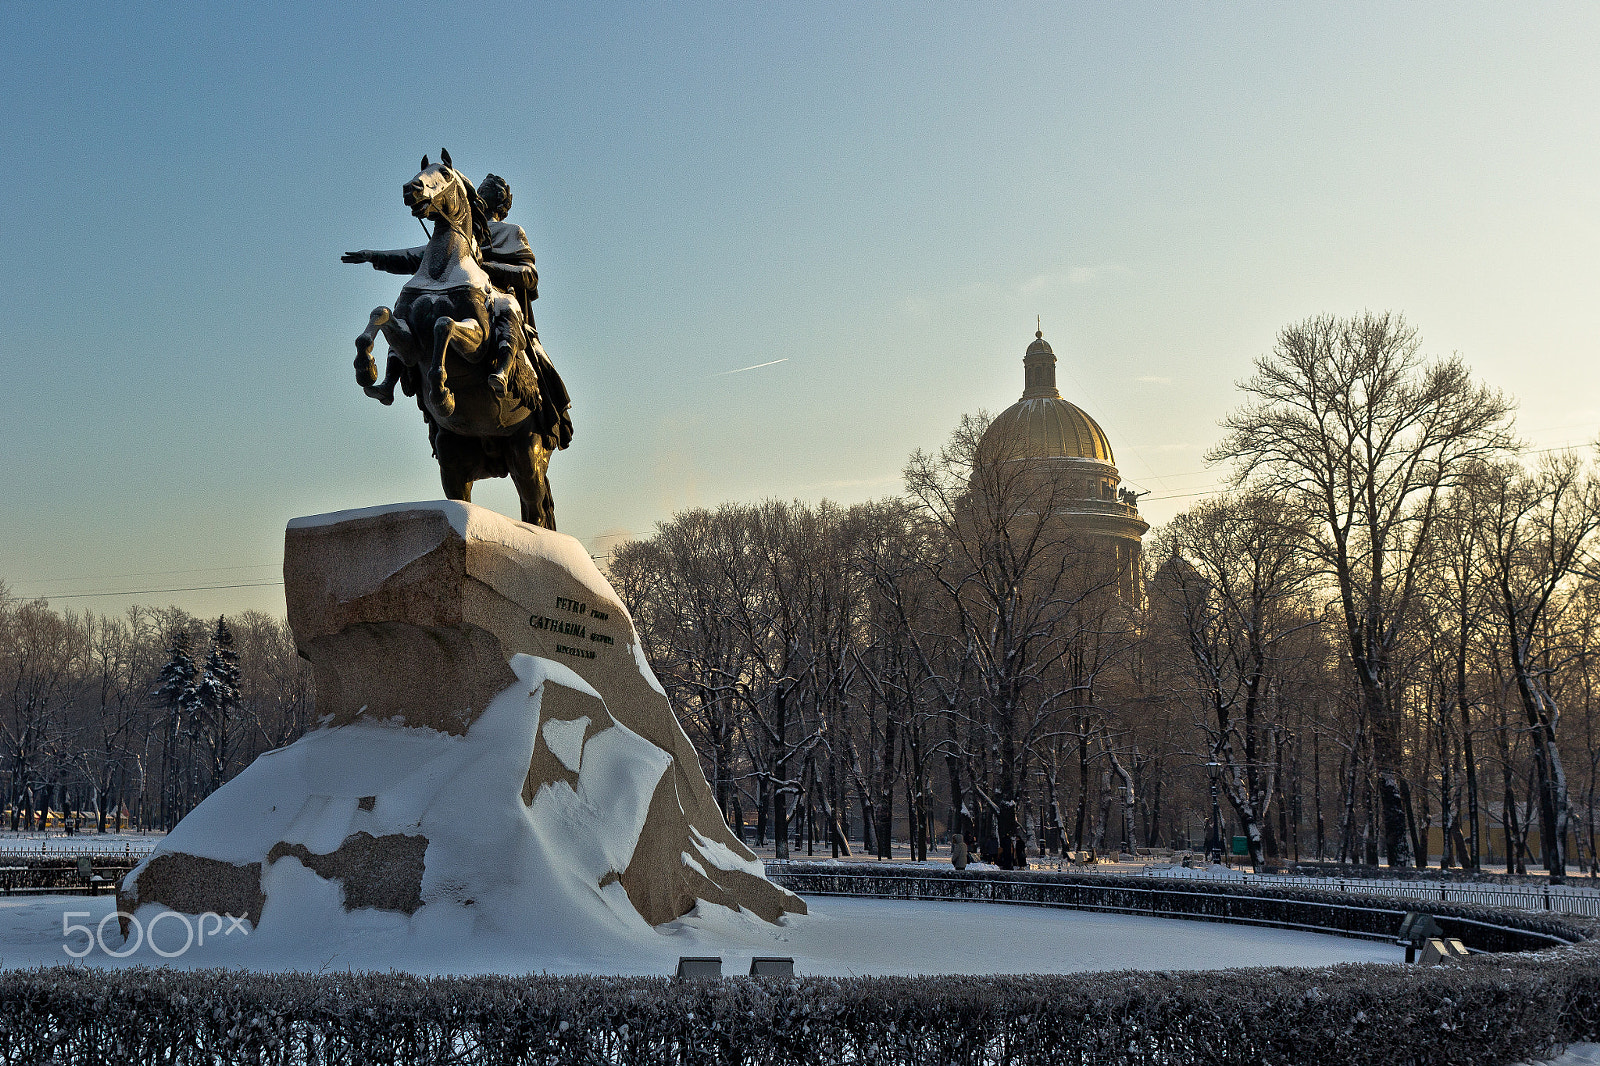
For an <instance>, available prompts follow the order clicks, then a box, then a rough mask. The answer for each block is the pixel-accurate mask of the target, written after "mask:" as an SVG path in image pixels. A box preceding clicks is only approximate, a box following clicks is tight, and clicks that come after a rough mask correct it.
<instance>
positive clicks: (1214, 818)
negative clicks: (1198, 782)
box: [1206, 760, 1222, 862]
mask: <svg viewBox="0 0 1600 1066" xmlns="http://www.w3.org/2000/svg"><path fill="white" fill-rule="evenodd" d="M1206 776H1207V777H1209V778H1211V830H1210V832H1209V833H1207V834H1206V860H1207V861H1208V862H1219V861H1221V859H1222V807H1221V805H1220V804H1219V803H1218V802H1217V785H1218V783H1219V782H1220V781H1221V779H1222V764H1221V763H1219V762H1216V761H1215V760H1213V761H1211V762H1208V763H1206Z"/></svg>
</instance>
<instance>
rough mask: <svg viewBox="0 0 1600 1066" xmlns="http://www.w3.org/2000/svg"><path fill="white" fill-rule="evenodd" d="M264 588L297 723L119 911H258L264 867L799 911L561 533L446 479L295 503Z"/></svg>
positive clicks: (202, 810)
mask: <svg viewBox="0 0 1600 1066" xmlns="http://www.w3.org/2000/svg"><path fill="white" fill-rule="evenodd" d="M284 592H285V597H286V599H287V601H288V609H289V623H290V625H291V627H292V628H293V630H294V634H295V640H296V643H297V645H298V647H299V650H300V653H301V654H302V655H304V656H305V657H306V658H307V659H309V660H310V661H311V663H312V666H313V668H314V670H315V674H316V683H317V690H316V691H317V712H318V715H319V718H320V722H319V726H318V728H317V729H315V730H313V731H312V732H311V733H310V734H308V735H307V736H306V737H304V738H302V739H301V740H300V741H297V742H296V743H295V744H292V745H290V746H289V747H287V748H283V749H280V750H279V751H276V752H270V753H268V754H266V755H263V756H262V757H261V758H260V759H258V760H256V762H255V763H253V764H252V765H251V766H250V767H248V768H247V769H246V770H245V771H244V772H243V773H241V774H240V775H239V776H238V777H237V778H235V779H234V780H233V781H230V782H229V783H228V784H227V785H224V786H223V787H222V788H221V789H219V790H218V791H217V792H216V793H214V794H213V795H212V796H210V797H209V798H207V799H206V800H205V802H203V803H202V804H201V805H200V806H199V807H198V808H196V809H195V811H194V812H192V813H191V814H190V815H189V817H188V818H185V819H184V820H183V822H182V823H180V824H179V826H178V827H177V828H176V829H175V830H174V831H173V832H172V833H171V834H170V835H169V836H168V837H167V838H166V839H165V840H164V841H163V843H162V844H161V846H160V847H158V848H157V849H156V851H155V852H154V853H152V855H151V856H150V858H149V859H147V860H146V861H145V862H144V863H143V864H141V865H140V866H139V867H138V868H137V869H135V870H134V871H133V872H132V873H131V874H130V875H129V876H128V877H127V878H126V880H125V881H124V884H123V886H122V888H121V890H120V893H119V903H120V905H121V909H122V910H124V911H129V912H131V911H133V910H134V909H135V908H137V907H139V906H143V905H145V904H150V903H158V904H163V905H165V906H167V907H170V908H172V909H173V910H177V911H182V912H185V913H190V914H198V913H203V912H205V911H215V912H217V913H219V914H223V913H226V914H234V915H239V914H245V915H248V916H249V917H250V918H251V920H252V921H254V922H256V923H257V924H258V925H259V924H260V923H261V922H262V919H263V914H266V916H267V920H268V921H269V923H270V921H271V916H272V897H273V893H274V890H275V886H284V885H289V884H291V883H304V881H303V879H304V878H306V877H315V878H319V879H322V880H324V881H330V882H334V883H336V884H337V885H338V886H339V887H340V890H341V891H342V893H343V896H342V900H343V906H344V908H345V909H346V910H347V911H348V910H356V909H360V908H375V909H378V910H388V911H398V912H401V913H404V914H407V915H412V914H416V913H417V912H418V911H419V910H424V911H425V910H426V909H427V908H430V907H434V908H438V907H450V906H456V907H463V908H472V907H479V908H483V907H485V906H487V905H489V904H490V902H491V901H494V900H496V899H499V900H501V901H502V903H504V901H505V900H507V899H509V900H510V901H511V905H512V906H513V909H515V906H522V905H525V903H526V901H525V900H523V899H522V898H521V897H522V896H525V895H526V894H528V893H530V892H533V893H562V892H565V893H567V894H569V895H570V894H577V895H583V894H584V893H590V894H592V895H594V896H597V897H599V898H600V899H601V900H602V901H604V903H605V904H606V906H608V907H610V908H611V910H612V911H614V912H617V913H618V914H619V915H621V916H622V917H624V918H625V919H627V920H628V921H630V922H635V923H636V922H637V919H638V918H642V919H643V921H644V922H645V923H648V925H652V926H654V925H660V924H662V923H664V922H669V921H672V920H673V919H676V918H678V917H680V916H682V915H684V914H686V913H688V912H689V911H690V910H691V909H693V908H694V907H695V905H696V904H697V903H698V902H700V901H705V902H708V903H713V904H720V905H723V906H727V907H736V908H740V909H742V910H745V911H748V912H750V913H752V914H754V915H757V916H759V917H760V918H762V919H765V920H767V921H777V920H778V919H779V918H781V917H782V916H783V915H784V914H786V913H804V912H805V909H806V908H805V904H804V903H803V902H802V901H801V900H800V899H799V898H798V897H796V896H794V895H793V894H791V893H789V892H787V891H785V890H783V889H781V888H779V887H777V886H776V885H774V884H772V883H771V882H769V881H768V880H766V878H765V876H764V873H763V870H762V867H761V864H760V863H759V861H757V860H756V858H755V856H754V855H753V854H752V853H751V852H750V851H749V850H748V849H747V848H745V846H744V845H743V844H742V843H741V842H740V841H739V840H738V839H737V838H736V837H735V836H734V835H733V834H732V832H730V831H729V829H728V827H727V825H726V824H725V823H724V821H723V819H722V817H721V814H720V812H719V811H718V809H717V806H716V803H715V801H714V799H713V797H712V795H711V790H710V788H709V787H708V786H707V784H706V781H705V777H704V776H703V775H702V773H701V771H700V767H699V762H698V759H697V758H696V755H695V751H694V748H693V746H692V745H691V744H690V742H689V739H688V737H687V736H686V735H685V734H684V732H683V729H682V728H681V727H680V726H679V725H678V722H677V720H676V718H675V717H674V716H673V713H672V709H671V706H670V704H669V702H668V700H667V697H666V695H665V693H664V691H663V690H662V688H661V686H660V684H659V682H658V681H657V680H656V678H655V676H654V675H653V674H652V673H651V671H650V667H649V665H648V664H647V663H646V661H645V658H644V655H643V652H642V651H641V649H640V646H639V638H638V634H637V633H636V632H635V631H634V628H633V624H632V622H631V620H630V619H629V617H628V614H627V611H626V610H624V608H623V606H622V604H621V602H620V600H619V599H618V597H617V595H616V593H615V592H614V591H613V590H612V589H611V587H610V585H609V584H608V583H607V582H606V581H605V579H604V578H603V577H602V576H601V575H600V573H599V571H598V570H596V569H595V566H594V564H593V562H592V561H591V560H590V558H589V556H588V554H587V553H586V552H585V551H584V550H583V548H582V546H581V545H579V544H578V542H577V541H575V540H573V539H572V538H571V537H567V536H564V535H562V534H559V533H555V532H552V531H549V530H545V529H541V528H538V527H535V526H531V525H527V524H524V523H520V522H514V521H512V520H510V519H508V518H504V517H502V516H501V515H499V514H496V513H494V512H492V511H488V510H485V509H483V508H480V507H475V506H473V505H472V504H467V503H457V502H437V503H418V504H403V505H395V506H390V507H381V508H372V509H369V510H364V511H346V512H340V513H337V514H331V515H322V516H318V517H314V518H303V519H297V520H295V521H294V522H291V523H290V525H289V529H288V533H287V536H286V539H285V545H284ZM285 870H287V871H291V872H292V875H293V878H300V879H302V880H301V882H293V879H292V878H290V875H289V873H285V872H284V871H285ZM552 886H554V887H552ZM283 891H284V892H285V893H287V892H288V891H289V890H288V889H283ZM519 894H520V895H519ZM496 905H497V906H498V904H496ZM502 909H503V908H502ZM628 912H632V913H628ZM635 915H636V917H635Z"/></svg>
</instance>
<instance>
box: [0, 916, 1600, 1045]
mask: <svg viewBox="0 0 1600 1066" xmlns="http://www.w3.org/2000/svg"><path fill="white" fill-rule="evenodd" d="M1597 1036H1600V953H1597V952H1596V951H1595V950H1594V948H1593V946H1592V945H1588V944H1585V945H1581V946H1577V947H1570V948H1561V949H1555V950H1553V951H1550V952H1546V953H1543V957H1539V958H1535V957H1529V956H1500V957H1494V956H1479V957H1475V958H1473V959H1470V960H1468V961H1466V962H1463V963H1458V964H1453V965H1449V966H1444V967H1438V968H1430V969H1423V968H1421V967H1399V966H1378V965H1370V964H1369V965H1350V966H1339V967H1332V968H1325V969H1302V970H1291V969H1273V970H1237V971H1231V972H1221V973H1219V972H1191V973H1158V974H1149V973H1117V974H1075V975H1070V976H1064V977H983V978H978V977H923V978H890V977H880V978H854V979H849V980H831V979H825V978H804V977H802V978H798V979H791V980H770V979H768V980H763V979H752V978H730V979H727V980H721V981H685V982H675V981H671V980H667V979H660V978H649V979H645V978H600V977H588V978H571V977H568V978H554V977H529V978H514V977H472V978H435V979H421V978H414V977H408V976H404V975H398V974H387V975H379V974H354V975H353V974H334V975H326V976H324V975H313V974H284V975H273V974H241V973H236V972H229V971H215V970H213V971H190V972H184V971H173V970H155V969H127V970H96V969H86V968H66V967H63V968H56V969H45V970H32V971H11V972H6V973H3V974H0V1060H3V1061H5V1062H7V1063H15V1064H24V1063H27V1064H34V1063H50V1062H59V1063H92V1064H101V1063H103V1064H106V1066H111V1064H115V1066H123V1064H128V1063H162V1064H172V1066H180V1064H201V1063H204V1064H206V1066H215V1064H218V1063H285V1064H288V1063H295V1064H300V1063H305V1064H313V1063H315V1064H330V1066H331V1064H335V1063H338V1064H347V1063H348V1064H367V1066H377V1064H383V1066H388V1064H422V1063H428V1064H434V1063H446V1062H471V1063H485V1064H501V1063H507V1064H509V1063H517V1064H524V1063H529V1064H531V1063H538V1064H551V1066H555V1064H561V1066H566V1064H571V1063H627V1064H640V1066H655V1064H669V1063H670V1064H674V1066H677V1064H710V1063H718V1064H722V1063H727V1064H733V1063H740V1064H750V1066H757V1064H759V1066H786V1064H792V1066H812V1064H817V1066H821V1064H836V1063H870V1064H874V1066H880V1064H881V1066H946V1064H952V1066H954V1064H963V1066H965V1064H972V1066H977V1064H984V1066H989V1064H1008V1066H1009V1064H1018V1066H1020V1064H1040V1066H1043V1064H1050V1066H1058V1064H1062V1063H1084V1064H1090V1063H1092V1064H1095V1066H1122V1064H1129V1066H1132V1064H1139V1066H1146V1064H1148V1066H1156V1064H1161V1066H1172V1064H1175V1063H1185V1064H1196V1066H1201V1064H1211V1063H1218V1064H1238V1066H1273V1064H1285V1066H1288V1064H1293V1066H1323V1064H1326V1066H1335V1064H1337V1066H1361V1064H1369V1063H1370V1064H1374V1066H1376V1064H1382V1066H1394V1064H1402V1063H1415V1064H1441V1066H1443V1064H1452V1063H1463V1062H1472V1063H1483V1064H1493V1063H1510V1062H1517V1061H1526V1060H1529V1059H1531V1058H1535V1057H1538V1056H1541V1055H1543V1054H1545V1053H1546V1052H1549V1051H1551V1050H1553V1049H1554V1048H1556V1047H1558V1046H1559V1045H1561V1044H1563V1043H1566V1042H1569V1041H1573V1040H1580V1039H1595V1038H1596V1037H1597Z"/></svg>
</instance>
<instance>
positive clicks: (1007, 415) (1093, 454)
mask: <svg viewBox="0 0 1600 1066" xmlns="http://www.w3.org/2000/svg"><path fill="white" fill-rule="evenodd" d="M1022 361H1023V366H1024V367H1025V368H1026V372H1025V382H1026V386H1027V387H1026V388H1025V389H1024V390H1023V393H1022V399H1020V400H1018V401H1017V402H1016V403H1014V404H1012V405H1011V406H1010V407H1008V408H1006V409H1005V410H1004V411H1002V412H1001V413H1000V414H999V415H998V416H997V417H996V418H995V420H994V422H993V423H991V424H990V426H989V429H988V431H987V432H985V433H984V435H983V440H982V442H981V443H980V444H979V445H978V455H979V457H980V459H983V460H986V461H988V462H1003V461H1005V460H1008V459H1088V460H1091V461H1093V462H1098V463H1104V464H1106V465H1107V466H1115V465H1116V459H1115V458H1113V457H1112V454H1111V442H1110V441H1109V440H1107V439H1106V434H1105V430H1103V429H1101V428H1100V426H1099V425H1098V424H1097V423H1096V422H1095V420H1094V419H1092V418H1090V417H1089V416H1088V415H1086V414H1084V413H1083V411H1081V410H1079V408H1078V407H1077V406H1076V405H1075V404H1072V403H1069V402H1067V401H1066V400H1064V399H1062V397H1061V393H1060V391H1059V390H1057V389H1056V357H1055V353H1054V352H1052V351H1051V350H1050V343H1049V342H1048V341H1046V340H1045V339H1044V333H1043V331H1042V330H1041V331H1040V332H1038V333H1035V334H1034V340H1033V343H1032V344H1030V345H1028V351H1027V354H1026V355H1024V356H1023V360H1022Z"/></svg>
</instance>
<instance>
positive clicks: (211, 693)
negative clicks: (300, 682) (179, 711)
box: [195, 617, 239, 795]
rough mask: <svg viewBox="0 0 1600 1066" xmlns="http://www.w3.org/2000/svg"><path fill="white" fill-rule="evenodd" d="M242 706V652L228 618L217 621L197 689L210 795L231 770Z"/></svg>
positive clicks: (199, 720)
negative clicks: (235, 720)
mask: <svg viewBox="0 0 1600 1066" xmlns="http://www.w3.org/2000/svg"><path fill="white" fill-rule="evenodd" d="M238 706H239V653H238V652H237V651H235V650H234V647H233V631H232V630H230V629H229V628H228V622H227V619H226V618H223V617H218V618H217V628H216V630H215V631H214V632H213V633H212V634H211V651H210V652H209V653H208V654H207V655H206V662H205V666H204V668H203V669H202V671H201V675H200V678H199V681H198V683H197V684H196V686H195V708H196V711H197V712H198V714H197V720H196V722H195V727H196V728H197V729H198V730H199V731H200V734H201V739H202V741H203V743H204V744H205V746H206V754H207V757H208V762H209V763H210V773H211V780H210V784H209V787H208V788H207V789H206V793H207V794H208V795H209V794H210V793H212V792H215V791H216V790H217V789H218V788H220V787H221V786H222V782H223V781H224V780H225V778H226V775H227V770H228V757H229V756H230V755H231V754H232V753H233V748H234V746H235V742H236V738H235V737H234V735H233V729H232V720H233V717H234V715H235V712H236V711H237V709H238Z"/></svg>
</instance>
